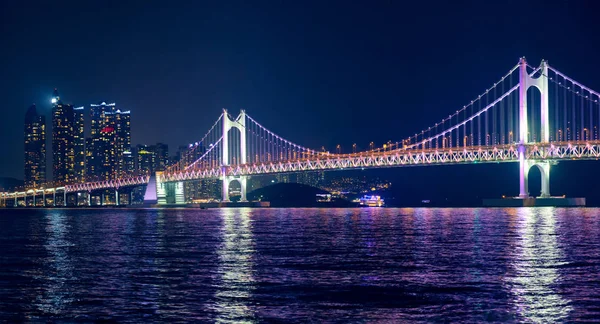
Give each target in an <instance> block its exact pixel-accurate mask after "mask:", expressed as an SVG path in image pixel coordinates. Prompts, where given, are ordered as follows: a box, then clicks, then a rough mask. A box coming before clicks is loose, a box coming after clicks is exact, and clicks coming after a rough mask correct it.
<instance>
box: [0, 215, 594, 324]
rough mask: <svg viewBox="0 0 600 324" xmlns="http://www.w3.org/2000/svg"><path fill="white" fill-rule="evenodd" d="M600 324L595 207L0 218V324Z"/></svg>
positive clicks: (1, 216)
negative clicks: (100, 323) (576, 323)
mask: <svg viewBox="0 0 600 324" xmlns="http://www.w3.org/2000/svg"><path fill="white" fill-rule="evenodd" d="M103 320H104V321H109V322H111V321H115V322H131V323H140V322H145V323H148V322H184V321H186V322H189V321H195V322H209V323H210V322H249V323H264V322H280V323H290V322H317V323H323V322H341V323H346V322H386V323H387V322H396V323H402V322H408V321H415V322H452V323H454V322H467V323H468V322H482V321H492V322H494V321H497V322H526V323H550V322H574V321H589V322H598V321H600V209H592V208H570V209H560V208H518V209H517V208H515V209H510V208H509V209H501V208H490V209H452V208H448V209H443V208H442V209H388V208H362V209H310V208H308V209H268V208H266V209H233V208H231V209H208V210H198V209H139V210H137V209H46V210H32V209H29V210H26V209H0V322H23V321H27V322H94V321H103Z"/></svg>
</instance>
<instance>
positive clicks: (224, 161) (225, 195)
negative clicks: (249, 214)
mask: <svg viewBox="0 0 600 324" xmlns="http://www.w3.org/2000/svg"><path fill="white" fill-rule="evenodd" d="M222 127H223V132H222V134H223V140H222V143H221V144H222V146H223V149H222V150H221V171H222V178H221V180H222V182H223V186H222V191H221V195H222V200H223V201H229V184H230V183H231V181H233V180H237V181H239V183H240V186H241V194H242V197H241V201H247V200H246V184H247V177H246V176H240V177H237V178H236V177H231V176H227V168H228V166H229V131H230V130H231V129H232V128H237V129H238V130H239V131H240V147H239V150H240V160H239V161H238V162H237V163H238V164H246V111H245V110H242V111H241V112H240V114H239V115H238V117H237V118H236V119H235V120H234V119H231V118H229V114H228V113H227V110H226V109H223V124H222ZM234 149H238V148H237V147H235V148H234Z"/></svg>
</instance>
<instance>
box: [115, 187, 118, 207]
mask: <svg viewBox="0 0 600 324" xmlns="http://www.w3.org/2000/svg"><path fill="white" fill-rule="evenodd" d="M115 205H116V206H119V188H116V189H115Z"/></svg>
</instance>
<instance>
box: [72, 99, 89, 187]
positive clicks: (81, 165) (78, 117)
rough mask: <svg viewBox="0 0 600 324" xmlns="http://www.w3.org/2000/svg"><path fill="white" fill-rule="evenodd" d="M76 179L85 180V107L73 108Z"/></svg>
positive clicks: (77, 180)
mask: <svg viewBox="0 0 600 324" xmlns="http://www.w3.org/2000/svg"><path fill="white" fill-rule="evenodd" d="M73 113H74V114H75V117H74V125H73V126H74V128H73V150H74V155H75V157H74V161H75V167H74V179H73V180H74V181H75V182H85V171H86V169H85V144H86V143H85V115H84V108H83V107H76V108H73Z"/></svg>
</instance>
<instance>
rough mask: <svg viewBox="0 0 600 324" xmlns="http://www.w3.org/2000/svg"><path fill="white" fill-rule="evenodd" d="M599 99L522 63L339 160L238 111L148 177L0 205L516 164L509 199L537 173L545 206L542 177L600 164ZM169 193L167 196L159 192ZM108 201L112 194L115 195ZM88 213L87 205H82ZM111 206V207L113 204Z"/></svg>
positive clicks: (36, 193) (545, 69)
mask: <svg viewBox="0 0 600 324" xmlns="http://www.w3.org/2000/svg"><path fill="white" fill-rule="evenodd" d="M599 127H600V94H599V93H598V92H596V91H594V90H592V89H590V88H588V87H586V86H585V85H583V84H581V83H579V82H577V81H575V80H574V79H572V78H570V77H568V76H567V75H565V74H564V73H562V72H560V71H558V70H557V69H555V68H554V67H551V66H550V65H549V64H548V62H546V61H542V62H541V64H540V65H539V66H538V67H532V66H530V65H529V64H528V63H527V61H526V60H525V58H521V59H520V60H519V62H518V63H517V64H516V65H515V66H513V67H512V68H511V69H510V70H509V71H508V72H507V73H506V74H504V75H503V76H502V77H501V78H500V79H499V80H498V81H497V82H495V83H494V84H493V85H492V86H491V87H490V88H488V89H486V90H485V91H484V92H482V93H481V94H480V95H478V96H477V97H475V98H474V99H473V100H472V101H471V102H469V103H468V104H466V105H464V106H463V107H461V108H460V109H458V110H453V111H452V113H450V114H449V115H448V116H447V117H444V118H442V119H441V120H439V121H437V122H435V123H433V124H431V125H430V126H429V127H427V128H425V129H423V130H421V131H420V132H417V133H415V134H414V135H412V136H409V137H406V138H404V139H402V140H400V141H398V142H395V143H387V144H384V145H383V146H381V147H377V148H375V147H370V148H369V149H368V150H364V151H359V152H357V151H353V152H352V153H346V154H342V153H341V152H336V153H331V152H324V151H320V150H314V149H310V148H307V147H304V146H301V145H299V144H297V143H293V142H291V141H289V140H286V139H285V137H282V136H280V135H278V134H275V133H273V132H272V131H270V130H269V129H268V128H266V127H265V126H263V125H262V124H260V123H259V122H257V121H256V120H255V119H253V118H252V117H251V116H250V115H249V114H247V113H246V112H245V111H243V110H242V111H241V112H240V113H239V115H237V116H235V117H234V116H232V115H230V114H229V113H228V112H227V110H223V112H222V113H221V115H220V116H219V117H218V118H217V120H216V121H215V123H214V124H213V125H212V127H211V128H210V129H209V130H208V132H206V134H205V135H204V136H203V137H202V138H201V139H200V140H199V141H198V142H196V143H194V144H191V145H190V146H189V149H188V151H187V152H185V153H184V154H183V155H182V158H181V159H180V161H178V162H176V163H175V164H172V165H170V166H169V167H167V168H166V170H164V171H161V172H156V174H154V175H147V176H137V177H129V178H120V179H114V180H111V181H100V182H89V183H80V184H71V185H65V186H61V187H56V188H43V189H33V188H32V189H29V190H25V191H20V192H4V193H1V198H2V203H3V205H4V206H6V204H7V201H13V200H14V205H15V206H16V205H18V204H17V202H18V199H20V198H21V199H27V197H31V196H33V201H34V205H36V203H35V201H36V197H38V201H39V197H41V198H42V201H43V203H38V205H42V206H46V202H47V199H46V198H47V197H50V195H52V198H53V199H52V202H53V204H56V194H57V193H58V194H59V195H63V196H64V198H63V204H66V201H67V199H66V196H67V194H70V193H78V192H86V191H87V192H92V191H94V190H108V189H113V190H115V191H116V192H117V193H118V190H119V189H120V188H124V187H129V186H140V185H146V186H147V189H146V198H145V199H146V200H147V201H150V202H155V203H157V204H158V205H164V204H167V195H168V194H169V192H173V194H174V196H175V197H174V198H175V199H174V200H175V202H176V203H177V204H183V203H184V193H183V182H185V181H194V180H204V179H218V180H220V181H221V182H222V201H229V198H230V196H229V194H230V193H229V187H230V184H231V183H232V182H233V181H237V182H239V184H240V187H241V201H246V194H247V192H246V187H247V180H248V178H249V177H251V176H257V175H266V174H278V173H290V172H310V171H324V170H325V171H326V170H342V169H358V168H360V169H367V168H386V167H403V166H434V165H442V164H468V163H498V162H518V165H519V197H520V198H528V197H529V190H528V174H529V170H530V169H531V168H533V167H537V168H538V169H539V170H540V172H541V182H542V183H541V197H550V168H551V166H552V164H553V163H556V162H557V161H561V160H583V159H598V158H599V157H600V133H599ZM168 186H171V187H172V188H174V190H167V187H168ZM117 197H118V194H117ZM90 204H91V202H90ZM117 204H118V198H117Z"/></svg>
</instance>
